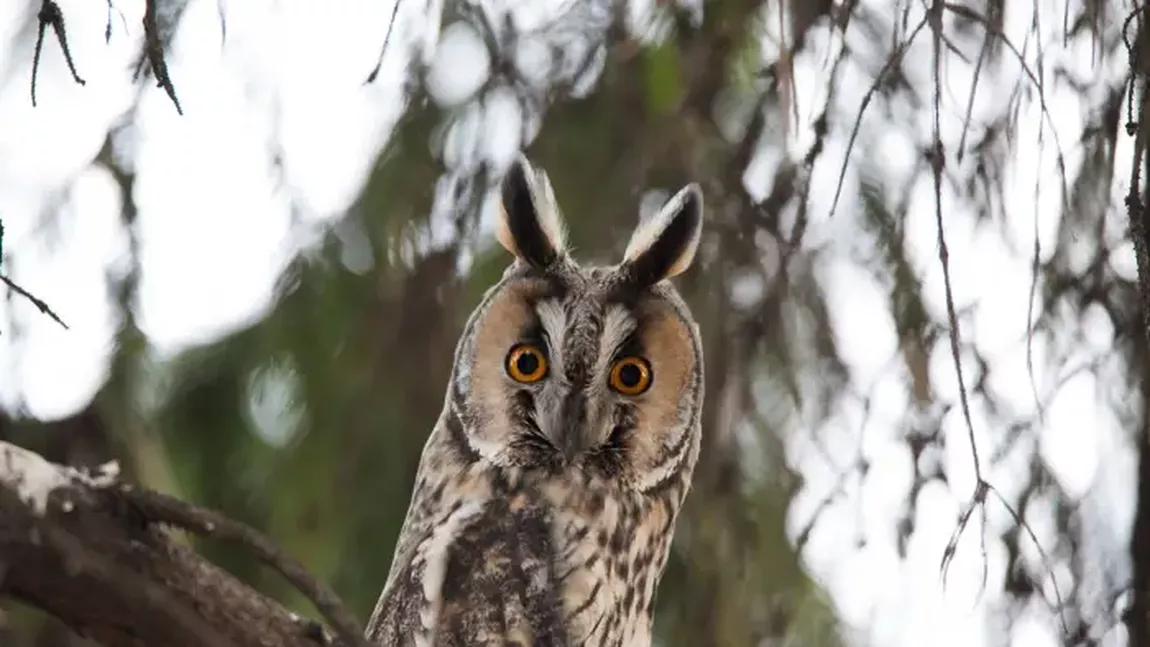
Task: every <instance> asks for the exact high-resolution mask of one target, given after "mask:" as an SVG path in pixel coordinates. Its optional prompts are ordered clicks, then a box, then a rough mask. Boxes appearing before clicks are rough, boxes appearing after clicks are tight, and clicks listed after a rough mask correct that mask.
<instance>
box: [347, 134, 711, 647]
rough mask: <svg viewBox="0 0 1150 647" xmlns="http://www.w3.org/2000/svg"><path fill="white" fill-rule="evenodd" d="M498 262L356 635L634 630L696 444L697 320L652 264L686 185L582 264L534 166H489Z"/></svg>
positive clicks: (693, 227)
mask: <svg viewBox="0 0 1150 647" xmlns="http://www.w3.org/2000/svg"><path fill="white" fill-rule="evenodd" d="M500 194H501V195H500V198H501V200H500V209H499V220H498V223H497V234H498V239H499V242H500V243H501V244H502V245H503V246H504V247H505V248H506V249H507V250H508V251H509V252H511V254H512V255H514V257H515V260H514V261H513V263H512V264H511V265H510V267H508V268H507V270H506V271H505V272H504V274H503V277H502V278H501V279H500V280H499V282H498V283H497V284H496V285H495V286H493V287H492V288H491V289H489V290H488V291H487V293H486V294H485V295H484V298H483V300H482V302H481V303H480V304H479V305H478V306H477V307H476V309H475V311H474V312H473V313H472V315H471V317H470V318H469V319H468V321H467V324H466V326H465V328H464V330H463V333H462V335H461V337H460V340H459V343H458V346H457V347H456V351H455V365H454V368H453V370H452V374H451V381H450V384H449V385H448V388H447V395H446V397H445V402H444V407H443V412H442V414H441V415H440V417H439V420H438V422H437V423H436V425H435V428H434V430H433V431H432V432H431V436H430V437H429V438H428V440H427V444H426V445H425V447H424V450H423V455H422V457H421V459H420V465H419V470H418V473H417V476H416V481H415V488H414V493H413V495H412V499H411V505H410V508H409V509H408V512H407V517H406V520H405V521H404V524H403V528H402V530H401V532H400V536H399V540H398V544H397V546H396V550H395V556H394V558H393V561H392V565H391V571H390V573H389V574H388V577H387V582H386V585H385V586H384V589H383V593H382V594H381V595H380V598H379V602H378V603H377V605H376V608H375V612H374V613H373V614H372V617H371V620H370V622H369V623H368V630H367V636H368V638H369V639H371V640H372V641H374V642H376V643H378V644H381V645H385V646H388V647H392V646H396V647H398V646H401V645H402V646H404V647H406V646H407V645H417V646H421V647H422V646H425V645H426V646H428V647H464V646H473V645H500V646H504V645H522V646H524V647H526V646H528V645H531V646H534V647H548V646H556V647H558V646H566V645H588V646H592V647H613V646H627V647H644V646H647V645H650V644H651V631H652V627H651V625H652V612H653V608H654V601H655V590H656V588H657V586H658V584H659V580H660V577H661V576H662V572H663V568H664V566H665V564H666V561H667V554H668V550H669V549H670V544H671V537H672V535H673V533H674V527H675V518H676V515H677V514H678V511H679V508H680V506H681V505H682V503H683V499H684V497H685V496H686V494H687V490H688V489H689V487H690V482H691V474H692V472H693V471H694V468H695V463H696V460H697V459H698V454H699V437H700V423H699V419H700V408H701V406H702V403H703V357H702V348H701V344H700V340H699V333H698V328H697V326H696V324H695V322H694V319H693V318H692V316H691V313H690V312H689V310H688V309H687V306H686V305H685V304H684V302H683V300H682V299H681V298H680V297H679V295H678V293H677V291H676V290H675V288H674V287H672V286H671V284H670V283H669V282H668V281H667V279H669V278H671V277H673V276H675V275H677V274H679V273H681V272H683V271H684V270H686V269H687V268H688V266H689V265H690V264H691V261H692V260H693V259H694V257H695V251H696V249H697V248H698V243H699V237H700V230H701V226H702V215H703V214H702V209H703V199H702V193H701V191H700V189H699V187H698V186H697V185H695V184H691V185H688V186H687V187H685V188H683V189H682V190H681V191H679V192H678V193H677V194H676V195H674V197H672V198H671V199H670V200H669V201H667V203H666V204H665V205H664V206H663V207H662V208H661V209H660V210H659V211H658V212H657V213H655V214H653V215H652V216H650V217H649V218H647V219H645V220H644V221H642V222H641V223H640V224H639V225H638V226H637V228H636V229H635V231H634V233H633V234H632V236H631V239H630V242H629V243H628V245H627V248H626V251H625V253H624V255H623V259H622V261H620V262H619V263H618V264H617V265H613V266H609V267H582V266H580V265H579V264H578V263H576V262H575V260H574V259H572V258H571V256H570V254H569V252H568V250H567V248H566V247H565V244H564V227H563V222H562V216H561V215H560V212H559V209H558V206H557V204H556V202H555V199H554V195H553V193H552V189H551V184H550V181H549V180H548V178H547V175H546V174H545V173H543V172H542V171H541V170H536V169H534V168H533V167H532V166H531V165H530V163H529V162H528V161H527V160H526V158H524V157H520V158H519V159H518V160H517V161H516V162H515V163H514V164H512V166H511V168H510V170H509V171H508V173H507V175H506V176H505V177H504V179H503V181H502V186H501V189H500Z"/></svg>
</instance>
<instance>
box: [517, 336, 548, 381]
mask: <svg viewBox="0 0 1150 647" xmlns="http://www.w3.org/2000/svg"><path fill="white" fill-rule="evenodd" d="M507 374H508V375H510V376H511V379H513V380H515V381H516V382H523V383H524V384H531V383H532V382H538V381H539V380H542V379H543V377H544V376H545V375H547V358H546V357H544V356H543V351H541V350H539V349H538V348H536V347H535V346H532V345H531V344H519V345H518V346H515V347H513V348H512V349H511V352H510V353H508V355H507Z"/></svg>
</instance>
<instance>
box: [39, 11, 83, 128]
mask: <svg viewBox="0 0 1150 647" xmlns="http://www.w3.org/2000/svg"><path fill="white" fill-rule="evenodd" d="M36 20H37V21H39V23H40V24H39V34H38V35H37V36H36V51H35V53H33V54H32V106H33V107H35V106H36V77H37V75H38V74H39V72H40V52H41V50H42V49H43V47H44V32H46V31H47V29H48V26H49V25H51V27H52V31H53V32H54V33H55V34H56V40H58V41H59V42H60V49H61V50H63V51H64V60H65V61H67V62H68V70H69V71H70V72H71V73H72V79H73V80H74V81H76V83H79V84H80V85H87V82H86V81H84V79H82V78H80V75H79V74H77V73H76V65H75V64H74V63H73V62H72V50H71V48H69V47H68V35H67V32H66V31H65V29H64V13H63V12H61V11H60V5H58V4H56V2H55V0H41V3H40V13H38V14H36Z"/></svg>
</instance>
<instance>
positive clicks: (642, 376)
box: [610, 357, 651, 395]
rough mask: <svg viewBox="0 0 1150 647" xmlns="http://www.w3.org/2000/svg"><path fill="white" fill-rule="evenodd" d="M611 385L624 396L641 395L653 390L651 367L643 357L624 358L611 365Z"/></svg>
mask: <svg viewBox="0 0 1150 647" xmlns="http://www.w3.org/2000/svg"><path fill="white" fill-rule="evenodd" d="M610 384H611V388H612V389H615V390H616V391H618V392H619V393H622V394H623V395H639V394H641V393H643V392H644V391H646V390H647V389H649V388H651V365H650V364H648V363H647V360H645V359H643V358H642V357H624V358H623V359H621V360H618V361H616V362H615V363H614V364H612V365H611V376H610Z"/></svg>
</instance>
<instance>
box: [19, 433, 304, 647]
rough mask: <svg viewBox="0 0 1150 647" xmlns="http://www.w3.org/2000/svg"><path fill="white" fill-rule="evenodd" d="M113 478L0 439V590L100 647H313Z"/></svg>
mask: <svg viewBox="0 0 1150 647" xmlns="http://www.w3.org/2000/svg"><path fill="white" fill-rule="evenodd" d="M113 482H114V478H113V477H100V478H93V477H90V476H87V475H84V474H80V473H79V472H76V471H75V470H72V469H71V468H67V467H62V466H59V465H54V464H52V463H48V462H47V461H45V460H44V459H42V458H41V457H39V456H38V455H36V454H34V453H32V452H29V451H27V450H24V449H21V448H19V447H16V446H14V445H10V444H7V443H3V442H0V595H3V596H10V597H14V598H16V599H19V600H22V601H24V602H27V603H28V604H31V605H33V606H36V607H38V608H41V609H43V610H45V611H47V612H48V613H51V614H52V615H54V616H56V617H58V618H60V619H61V620H63V621H64V622H65V623H66V624H68V625H69V626H70V627H72V628H73V629H74V630H76V631H77V632H78V633H80V634H82V635H85V636H89V637H91V638H93V639H95V640H97V641H99V642H100V643H102V644H104V645H107V646H108V647H119V646H121V645H123V646H125V647H127V646H129V645H132V646H138V645H163V646H165V647H209V646H210V647H217V646H218V647H249V646H252V647H255V646H261V647H264V646H266V647H271V646H273V645H274V646H281V645H282V646H284V647H316V645H320V644H323V643H324V641H325V639H324V637H323V633H322V632H321V631H316V628H317V627H316V625H315V623H313V622H303V621H301V620H300V619H299V618H298V617H297V616H295V615H294V614H292V613H290V612H288V611H287V610H286V609H284V608H283V607H282V606H280V605H279V604H278V603H276V602H275V601H273V600H271V599H269V598H267V597H265V596H264V595H262V594H260V593H258V592H256V591H254V590H252V589H251V588H249V587H248V586H246V585H245V584H243V583H242V582H240V581H239V580H237V579H235V578H234V577H232V576H231V575H229V574H228V573H226V572H225V571H223V570H221V569H220V568H218V567H216V566H214V565H213V564H211V563H209V562H207V561H205V560H204V559H203V558H202V557H200V556H199V555H198V554H196V553H195V551H193V550H191V549H190V548H188V547H186V546H183V545H180V544H177V543H176V542H174V541H172V539H171V538H170V537H169V536H168V535H167V534H166V533H165V532H164V531H163V530H162V529H161V528H160V527H159V526H158V525H156V524H154V523H150V522H149V521H148V520H147V518H146V517H145V516H144V515H143V514H142V513H141V511H140V510H139V509H138V508H137V507H136V506H135V505H134V504H133V503H132V500H131V498H130V497H129V496H127V495H125V493H124V492H123V491H122V489H121V488H120V487H111V486H110V484H112V483H113Z"/></svg>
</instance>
